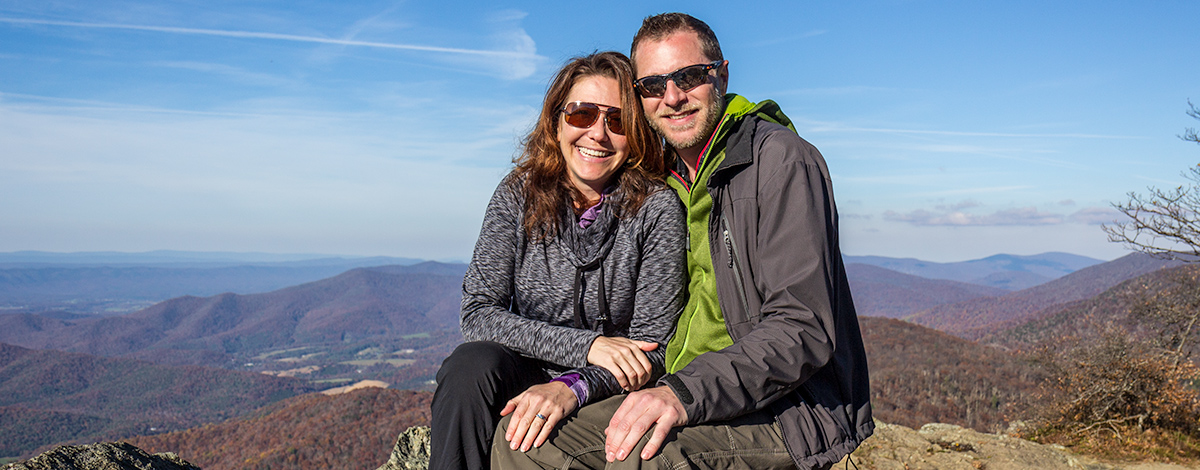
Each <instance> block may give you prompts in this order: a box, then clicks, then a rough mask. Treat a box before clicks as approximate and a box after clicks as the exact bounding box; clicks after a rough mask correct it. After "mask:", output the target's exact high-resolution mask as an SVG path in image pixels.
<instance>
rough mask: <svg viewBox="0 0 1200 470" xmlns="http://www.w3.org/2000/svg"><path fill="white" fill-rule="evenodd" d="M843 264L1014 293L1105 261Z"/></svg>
mask: <svg viewBox="0 0 1200 470" xmlns="http://www.w3.org/2000/svg"><path fill="white" fill-rule="evenodd" d="M843 258H844V260H845V262H846V264H851V263H859V264H868V265H871V266H878V267H881V268H887V269H891V270H893V271H898V272H902V273H905V274H911V275H914V276H921V277H924V278H929V279H947V280H953V281H959V282H967V283H971V284H977V285H982V286H990V287H998V288H1001V289H1005V290H1010V291H1015V290H1021V289H1025V288H1029V287H1033V286H1036V285H1039V284H1043V283H1045V282H1048V281H1052V280H1054V279H1058V278H1060V277H1062V276H1065V275H1067V274H1071V273H1073V272H1075V271H1078V270H1080V269H1083V268H1086V267H1088V266H1094V265H1097V264H1100V263H1103V262H1104V260H1099V259H1095V258H1089V257H1086V256H1080V255H1073V254H1070V253H1059V252H1050V253H1042V254H1040V255H1030V256H1017V255H1005V254H1000V255H994V256H989V257H987V258H983V259H977V260H970V261H959V262H955V263H935V262H932V261H922V260H919V259H915V258H888V257H884V256H845V257H843Z"/></svg>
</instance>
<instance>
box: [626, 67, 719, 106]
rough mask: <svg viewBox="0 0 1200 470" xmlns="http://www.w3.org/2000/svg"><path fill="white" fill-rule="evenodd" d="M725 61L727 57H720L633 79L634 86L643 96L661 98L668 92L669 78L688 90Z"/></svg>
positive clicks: (702, 80) (681, 88) (680, 87)
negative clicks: (703, 62)
mask: <svg viewBox="0 0 1200 470" xmlns="http://www.w3.org/2000/svg"><path fill="white" fill-rule="evenodd" d="M723 63H725V59H718V60H714V61H712V62H710V63H707V64H696V65H689V66H687V67H684V68H681V69H679V70H676V71H674V72H671V73H664V74H662V75H650V76H648V77H642V78H639V79H637V80H634V81H633V88H634V89H636V90H637V92H638V94H639V95H642V97H643V98H661V97H662V95H664V94H666V93H667V80H670V81H672V82H675V86H677V87H679V89H680V90H683V91H688V90H691V89H692V88H696V87H698V86H700V85H703V84H704V82H705V81H707V80H708V71H709V70H712V69H715V68H717V67H720V66H721V64H723Z"/></svg>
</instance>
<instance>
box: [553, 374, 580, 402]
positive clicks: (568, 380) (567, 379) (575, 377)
mask: <svg viewBox="0 0 1200 470" xmlns="http://www.w3.org/2000/svg"><path fill="white" fill-rule="evenodd" d="M550 381H551V382H562V383H563V385H566V386H567V388H569V389H571V392H572V393H574V394H575V400H576V401H578V402H579V407H580V408H583V404H584V403H587V399H588V386H587V382H584V381H583V377H582V376H580V375H579V374H575V373H572V374H563V375H560V376H558V377H555V378H553V379H550Z"/></svg>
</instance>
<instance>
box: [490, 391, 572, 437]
mask: <svg viewBox="0 0 1200 470" xmlns="http://www.w3.org/2000/svg"><path fill="white" fill-rule="evenodd" d="M578 405H579V401H578V399H577V398H575V392H572V391H571V389H570V388H568V387H567V385H566V384H564V383H562V382H550V383H544V384H539V385H534V386H532V387H529V389H527V390H525V391H524V392H521V394H520V395H517V396H516V397H515V398H513V399H512V400H509V401H508V403H507V404H505V405H504V409H503V410H500V416H508V414H509V413H512V419H511V420H509V422H508V429H507V430H505V431H504V440H506V441H508V447H509V448H510V449H512V450H518V449H520V450H521V452H525V451H528V450H529V449H530V447H541V446H542V444H543V443H545V442H546V439H547V438H549V437H550V431H552V430H554V426H555V425H556V424H558V421H559V420H561V419H562V418H563V417H565V416H566V415H569V414H571V412H572V411H575V408H576V407H577V406H578Z"/></svg>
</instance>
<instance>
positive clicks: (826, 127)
mask: <svg viewBox="0 0 1200 470" xmlns="http://www.w3.org/2000/svg"><path fill="white" fill-rule="evenodd" d="M808 130H809V131H811V132H875V133H886V134H911V135H938V136H953V137H1015V138H1058V139H1145V138H1146V137H1139V136H1130V135H1113V134H1079V133H1016V132H977V131H946V130H926V129H899V128H888V127H855V126H843V125H839V124H830V123H823V124H817V123H814V124H813V126H812V127H810V128H808Z"/></svg>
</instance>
